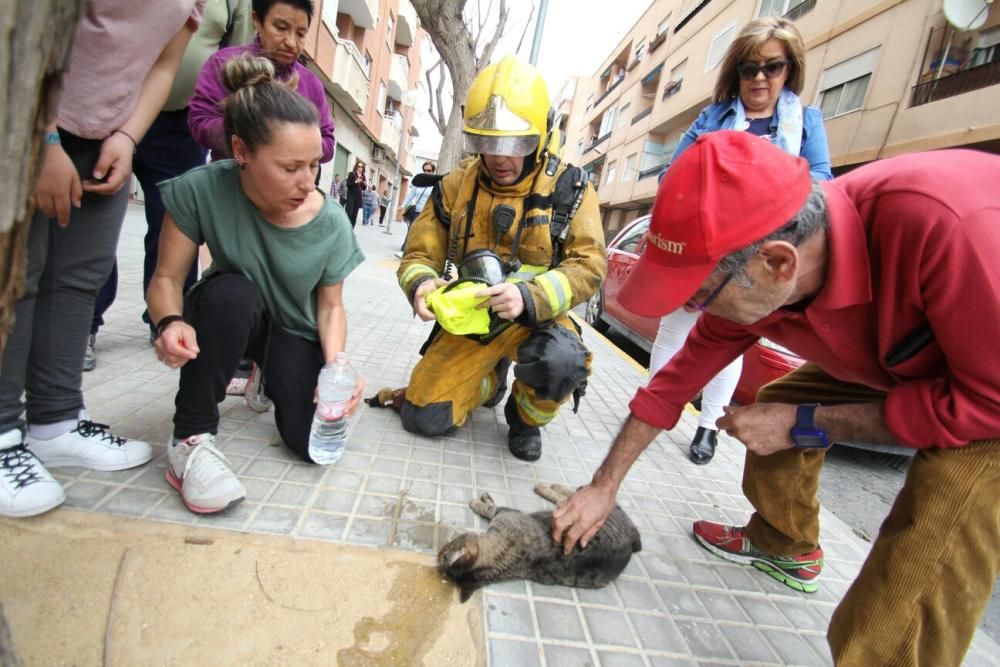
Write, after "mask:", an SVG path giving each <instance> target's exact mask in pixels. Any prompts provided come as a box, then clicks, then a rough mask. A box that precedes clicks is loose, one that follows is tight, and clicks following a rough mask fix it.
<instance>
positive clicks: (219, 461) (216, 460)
mask: <svg viewBox="0 0 1000 667" xmlns="http://www.w3.org/2000/svg"><path fill="white" fill-rule="evenodd" d="M201 452H208V453H210V454H212V455H213V456H212V458H210V459H209V461H210V463H208V465H209V466H211V468H213V469H214V472H216V473H223V472H225V473H229V474H230V475H232V474H233V471H232V469H231V468H230V467H229V459H227V458H226V455H225V454H223V453H222V452H220V451H219V450H218V449H216V448H215V446H214V445H210V444H209V443H207V442H204V441H202V442H199V443H198V444H197V445H195V447H194V448H193V449H192V451H191V454H190V455H189V456H188V457H187V461H185V462H184V477H183V478H184V479H187V476H188V472H190V470H191V466H192V465H193V464H194V460H195V458H197V457H198V456H199V455H200V453H201ZM202 458H204V456H202ZM202 470H204V468H202Z"/></svg>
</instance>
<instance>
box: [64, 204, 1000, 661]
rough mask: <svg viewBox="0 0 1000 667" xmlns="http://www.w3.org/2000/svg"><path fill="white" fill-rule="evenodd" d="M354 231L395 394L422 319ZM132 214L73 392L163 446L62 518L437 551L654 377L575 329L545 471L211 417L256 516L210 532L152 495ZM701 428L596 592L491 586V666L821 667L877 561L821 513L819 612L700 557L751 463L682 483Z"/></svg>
mask: <svg viewBox="0 0 1000 667" xmlns="http://www.w3.org/2000/svg"><path fill="white" fill-rule="evenodd" d="M381 231H382V228H381V227H377V226H375V227H371V226H370V227H361V226H360V225H359V226H358V228H357V230H356V233H357V236H358V238H359V241H360V243H361V245H362V247H363V249H364V251H365V254H366V257H367V260H366V261H365V263H364V264H363V265H362V266H360V267H359V268H358V269H357V270H356V271H355V273H354V274H352V276H351V277H349V278H348V280H347V283H346V289H345V301H346V305H347V312H348V318H349V335H348V352H349V355H350V357H351V360H352V363H353V364H354V365H355V366H356V367H357V368H358V369H359V370H360V372H361V373H362V375H363V376H364V377H365V379H366V382H367V388H366V394H371V393H374V391H375V390H377V389H378V388H380V387H385V386H394V387H395V386H402V385H403V384H405V382H406V378H407V377H408V374H409V371H410V369H411V368H412V366H413V365H414V364H415V362H416V360H417V359H418V354H417V350H418V348H419V347H420V344H421V343H422V342H423V340H424V338H425V336H426V335H427V333H428V332H429V330H430V325H429V324H426V323H423V322H420V321H419V320H417V319H414V318H413V317H412V315H411V313H410V309H409V308H408V306H407V304H406V303H405V299H404V298H403V297H402V295H401V294H400V292H399V289H398V287H397V286H396V282H395V269H396V266H397V265H398V260H396V259H395V258H394V257H393V256H392V253H393V251H394V250H396V249H398V247H399V243H400V242H401V240H402V225H401V224H398V223H397V224H396V225H395V231H394V233H393V234H392V235H385V234H382V233H381ZM144 233H145V221H144V218H143V216H142V210H141V208H140V207H138V206H135V205H132V206H130V207H129V213H128V216H127V219H126V224H125V226H124V230H123V234H122V239H121V242H120V245H119V255H118V256H119V270H120V275H121V279H120V287H119V295H118V299H117V302H116V303H115V305H114V307H113V308H112V309H111V310H110V311H109V313H108V314H107V315H106V316H105V319H106V321H107V324H106V325H105V326H104V328H103V329H102V330H101V332H100V333H99V334H98V338H97V354H98V360H99V361H98V366H97V369H96V370H95V371H93V372H91V373H86V374H85V375H84V378H85V379H84V388H85V398H86V401H87V408H88V411H89V412H90V415H91V417H92V418H93V419H95V420H97V421H101V422H109V423H111V424H112V425H113V426H114V428H115V430H116V431H117V432H118V433H119V434H120V435H124V436H127V437H133V438H141V439H144V440H147V441H149V442H150V443H152V444H153V445H154V450H155V457H154V460H153V461H152V462H151V463H150V464H148V465H146V466H144V467H141V468H138V469H135V470H129V471H123V472H113V473H104V472H96V471H89V470H83V469H68V468H65V469H59V470H56V471H55V474H56V476H57V478H59V479H60V480H61V481H62V482H63V484H64V486H65V488H66V494H67V504H68V505H70V506H73V507H77V508H81V509H85V510H91V511H98V512H108V513H112V514H119V515H126V516H135V517H143V518H147V519H153V520H158V521H170V522H176V523H182V524H192V525H205V526H213V527H217V528H227V529H233V530H243V531H251V532H260V533H277V534H284V535H291V536H294V537H299V538H308V539H318V540H328V541H332V542H342V543H350V544H358V545H368V546H372V547H396V548H402V549H407V550H411V551H417V552H425V553H428V554H433V553H436V552H437V550H438V549H439V548H440V547H441V546H442V545H443V544H444V543H446V542H447V541H448V540H449V539H450V538H451V537H452V536H454V535H456V534H458V533H459V532H462V531H466V530H473V529H476V530H482V529H483V528H484V526H485V522H484V521H483V520H482V519H479V518H478V517H476V516H475V515H474V514H473V513H472V511H471V510H469V509H468V507H467V504H466V503H467V502H468V501H469V500H470V499H471V498H473V497H475V496H478V495H479V494H481V493H483V492H489V493H490V494H491V495H492V496H493V497H494V499H495V500H496V501H497V502H498V503H499V504H502V505H509V506H513V507H517V508H518V509H522V510H527V511H535V510H537V509H544V508H546V507H547V506H548V503H547V501H545V500H543V499H541V498H539V497H537V496H536V495H535V494H534V493H533V492H532V488H533V486H534V484H535V482H536V481H547V482H561V483H565V484H568V485H571V486H575V485H581V484H585V483H586V482H587V481H589V479H590V475H591V474H592V472H593V470H594V469H595V468H596V467H597V465H598V464H599V463H600V461H601V460H602V458H603V456H604V454H605V452H606V451H607V447H608V445H609V443H610V442H611V439H612V438H613V436H614V435H615V433H616V432H617V429H618V427H619V425H620V424H621V422H622V420H623V417H624V416H625V415H627V414H628V409H627V403H628V400H629V398H630V397H631V396H632V394H633V392H634V391H635V389H636V387H638V386H639V385H640V384H641V383H643V382H645V379H646V376H645V372H644V371H642V370H641V369H640V368H638V366H636V365H635V364H634V362H632V361H631V360H630V359H627V358H626V357H624V356H623V355H622V354H621V353H620V352H618V351H617V349H616V348H614V347H613V346H612V345H611V344H610V343H609V342H608V341H607V340H606V339H604V338H603V337H601V336H599V335H597V334H596V333H595V332H593V331H592V330H590V329H589V328H586V331H585V334H584V337H585V342H586V344H587V345H588V347H589V348H590V349H591V350H593V351H594V352H595V360H594V369H593V374H592V377H591V378H590V384H589V387H588V390H587V395H586V396H585V398H584V399H583V401H582V404H581V408H580V412H579V414H575V415H574V414H573V413H572V411H571V410H570V409H569V407H568V406H564V408H563V409H562V410H561V411H560V413H559V415H558V417H557V418H556V420H555V421H554V422H553V423H551V424H550V425H549V426H548V427H546V428H545V429H543V442H544V448H543V456H542V458H541V460H539V461H538V462H537V463H534V464H529V463H525V462H522V461H518V460H516V459H514V458H513V457H512V456H511V455H510V454H509V452H508V451H507V448H506V424H505V422H504V418H503V413H502V404H501V406H499V407H497V408H494V409H483V408H481V409H479V410H477V411H476V412H475V413H474V414H473V416H472V418H471V420H470V423H469V424H467V425H466V426H464V427H463V428H462V429H460V430H459V431H458V432H456V433H455V434H453V435H452V436H449V437H444V438H423V437H418V436H414V435H412V434H410V433H407V432H406V431H404V430H403V429H402V427H401V425H400V423H399V419H398V417H397V416H396V415H395V413H393V412H391V411H389V410H379V409H372V408H369V407H367V406H364V407H362V409H361V410H360V412H359V414H358V415H357V416H356V417H355V418H354V419H353V420H352V423H351V425H350V430H349V445H348V447H349V450H348V453H346V454H345V455H344V457H343V459H342V460H341V461H340V462H339V463H337V464H336V465H335V466H332V467H328V468H324V467H319V466H313V465H308V464H304V463H302V462H300V461H298V460H297V459H296V457H295V456H294V455H293V454H292V453H291V452H290V451H289V450H288V449H287V448H286V447H284V446H283V445H282V444H281V443H280V442H279V441H278V438H277V431H276V429H275V426H274V415H273V412H268V413H264V414H258V413H256V412H253V411H251V410H250V409H249V408H248V407H246V405H244V403H243V401H242V399H239V398H227V399H226V401H225V402H224V403H223V404H222V405H221V406H220V410H221V414H222V423H221V425H220V432H219V436H218V440H217V444H218V446H219V448H220V449H221V450H222V451H223V452H224V453H225V454H226V456H227V457H228V459H229V461H230V464H231V465H232V467H233V469H234V470H235V471H236V473H237V474H238V475H239V477H240V479H241V480H242V481H243V484H244V485H245V486H246V488H247V494H248V496H247V500H246V501H245V502H243V503H241V504H240V505H237V506H236V507H234V508H232V509H231V510H229V511H227V512H225V513H222V514H220V515H215V516H207V517H198V516H195V515H193V514H191V513H190V512H188V511H187V510H186V509H185V508H184V506H183V505H182V503H181V501H180V498H179V496H178V495H177V494H176V493H175V492H173V491H172V490H171V489H170V488H169V487H168V486H167V484H166V483H165V481H164V479H163V475H164V471H165V467H166V458H165V448H164V444H165V443H166V442H167V441H168V438H169V436H170V434H171V424H172V422H171V419H172V415H173V396H174V393H175V391H176V387H177V377H178V373H177V371H172V370H170V369H168V368H166V367H165V366H163V365H161V364H159V363H158V362H157V361H156V359H155V357H154V355H153V354H152V352H151V349H150V347H149V343H148V335H147V332H146V328H145V325H144V324H143V323H142V322H141V321H140V319H139V315H140V313H141V312H142V309H143V304H142V295H141V286H140V284H141V270H142V269H141V267H142V259H143V258H142V235H143V234H144ZM695 427H696V423H695V419H694V418H693V417H692V416H691V415H688V414H685V416H684V417H683V419H682V421H681V423H680V424H679V425H678V426H677V428H676V429H674V430H673V431H671V432H669V433H664V434H662V435H661V436H660V437H659V438H658V439H657V440H656V441H655V442H654V443H653V445H652V446H651V447H650V448H649V449H648V450H647V452H646V453H644V455H643V456H642V457H641V458H640V460H639V461H638V462H637V464H636V465H635V466H634V468H633V470H632V471H631V473H630V475H629V477H628V478H627V480H626V481H625V483H624V485H623V488H622V490H621V493H620V495H619V502H620V504H621V505H622V507H623V508H624V509H625V510H626V511H627V512H628V513H629V515H630V516H631V517H632V519H633V521H634V522H635V523H636V524H637V525H638V527H639V529H640V531H641V533H642V541H643V550H642V552H641V553H639V554H637V556H636V557H635V558H633V560H632V562H631V564H630V565H629V567H628V569H627V570H626V571H625V573H624V574H623V576H622V577H621V578H620V579H619V580H618V581H617V582H615V583H614V584H613V585H610V586H608V587H606V588H604V589H600V590H582V589H579V590H578V589H569V588H563V587H551V586H540V585H537V584H532V583H526V582H515V583H510V584H503V585H498V586H493V587H490V588H488V589H486V591H485V593H484V594H483V595H484V598H483V603H484V605H485V612H486V613H485V614H484V618H485V628H484V632H485V637H486V642H487V649H488V659H489V662H490V664H492V665H494V666H495V667H502V666H506V665H524V666H528V665H544V666H548V667H553V666H561V665H602V666H605V667H608V666H611V665H647V666H660V665H708V664H712V665H722V664H745V663H748V662H752V663H754V664H795V665H823V664H829V663H830V661H831V660H830V655H829V650H828V648H827V646H826V641H825V628H826V625H827V623H828V621H829V618H830V615H831V614H832V612H833V610H834V608H835V606H836V603H837V601H838V600H839V599H840V598H841V596H842V595H843V593H844V592H845V591H846V589H847V587H848V585H849V584H850V582H851V581H852V579H853V578H854V576H855V575H856V573H857V571H858V569H859V568H860V565H861V563H862V561H863V560H864V558H865V556H866V555H867V551H868V544H867V543H865V542H863V541H862V540H860V539H859V538H858V537H856V536H855V535H854V534H852V533H851V531H850V529H849V528H848V527H847V526H846V525H845V524H843V523H842V522H841V521H840V520H839V519H837V518H836V517H834V516H833V515H832V514H830V513H828V512H827V511H825V510H824V511H823V513H822V523H823V548H824V550H825V552H826V556H827V563H826V569H825V570H824V573H823V578H822V580H821V581H822V585H821V587H820V590H819V592H818V593H816V594H814V595H809V596H807V595H803V594H798V593H795V592H793V591H791V590H790V589H788V588H786V587H785V586H783V585H781V584H780V583H778V582H776V581H775V580H773V579H771V578H770V577H767V576H765V575H763V574H762V573H759V572H757V571H756V570H753V569H751V568H747V567H744V566H740V565H736V564H732V563H728V562H725V561H722V560H720V559H717V558H715V557H713V556H711V555H710V554H708V553H707V552H706V551H705V550H704V549H702V548H701V547H700V546H698V545H697V543H696V542H695V540H694V538H693V537H692V535H691V522H692V521H694V520H696V519H699V518H704V519H712V520H718V521H725V522H730V523H737V524H742V523H743V522H745V520H746V518H747V516H748V515H749V511H750V506H749V504H748V503H747V502H746V500H745V499H744V497H743V494H742V492H741V490H740V479H741V471H742V462H743V457H742V446H741V445H739V444H738V443H736V442H734V441H732V440H730V439H728V438H726V437H724V436H723V437H722V442H721V444H720V448H719V452H718V454H717V455H716V457H715V459H714V460H713V462H712V463H711V464H710V465H707V466H693V465H692V464H691V463H690V462H689V461H688V460H687V457H686V452H687V443H688V442H689V441H690V438H691V436H692V435H693V431H694V428H695ZM998 655H1000V651H998V650H997V646H996V645H995V644H994V643H993V642H992V641H990V640H989V638H987V637H985V636H984V635H982V634H980V635H979V636H977V639H976V641H975V642H974V644H973V648H972V650H971V651H970V654H969V656H968V657H967V660H966V664H967V665H1000V658H998V657H997V656H998Z"/></svg>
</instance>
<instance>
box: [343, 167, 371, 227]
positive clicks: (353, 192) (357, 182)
mask: <svg viewBox="0 0 1000 667" xmlns="http://www.w3.org/2000/svg"><path fill="white" fill-rule="evenodd" d="M367 189H368V179H367V178H365V163H364V162H362V161H361V160H358V161H357V162H356V163H355V164H354V169H352V170H351V173H349V174H348V175H347V202H346V203H345V204H344V210H345V211H347V219H348V220H350V221H351V227H354V225H355V224H357V222H358V211H359V210H360V209H361V197H362V195H363V194H364V193H365V190H367Z"/></svg>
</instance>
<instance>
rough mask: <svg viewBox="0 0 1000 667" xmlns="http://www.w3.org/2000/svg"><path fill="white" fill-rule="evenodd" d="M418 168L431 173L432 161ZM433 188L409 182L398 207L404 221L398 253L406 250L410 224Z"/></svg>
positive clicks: (432, 169) (432, 171)
mask: <svg viewBox="0 0 1000 667" xmlns="http://www.w3.org/2000/svg"><path fill="white" fill-rule="evenodd" d="M420 170H421V171H422V172H423V173H425V174H428V175H430V174H433V173H434V171H435V167H434V163H433V162H431V161H430V160H427V161H426V162H424V163H423V165H421V167H420ZM433 190H434V188H432V187H423V188H418V187H415V186H413V184H412V183H411V185H410V191H409V192H407V193H406V200H405V201H404V202H403V203H402V204H401V205H400V207H399V209H400V212H401V215H400V217H401V218H402V219H403V222H405V223H406V234H405V235H404V236H403V244H402V245H400V246H399V250H400V253H403V252H405V251H406V237H407V236H409V235H410V225H412V224H413V221H414V220H416V219H417V216H418V215H420V212H421V211H423V210H424V206H425V205H426V204H427V200H428V199H429V198H430V196H431V192H432V191H433ZM400 257H402V254H400Z"/></svg>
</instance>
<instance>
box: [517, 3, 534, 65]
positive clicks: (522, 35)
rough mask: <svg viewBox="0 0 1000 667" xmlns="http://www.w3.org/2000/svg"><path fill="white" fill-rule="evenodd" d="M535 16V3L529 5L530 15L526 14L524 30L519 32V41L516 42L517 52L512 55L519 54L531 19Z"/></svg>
mask: <svg viewBox="0 0 1000 667" xmlns="http://www.w3.org/2000/svg"><path fill="white" fill-rule="evenodd" d="M534 16H535V3H534V2H532V3H531V13H530V14H528V20H527V21H525V22H524V30H522V31H521V39H519V40H517V50H516V51H514V53H521V46H522V45H523V44H524V36H525V35H527V34H528V26H529V25H531V19H532V18H534Z"/></svg>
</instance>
